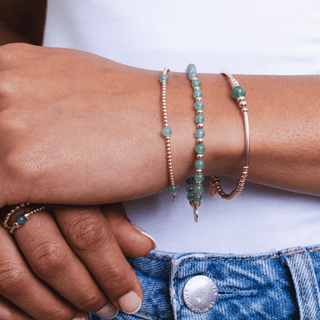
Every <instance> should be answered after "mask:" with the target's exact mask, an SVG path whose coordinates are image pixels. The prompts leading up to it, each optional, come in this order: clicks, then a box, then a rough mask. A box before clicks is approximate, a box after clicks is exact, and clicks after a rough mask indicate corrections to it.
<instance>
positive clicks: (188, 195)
mask: <svg viewBox="0 0 320 320" xmlns="http://www.w3.org/2000/svg"><path fill="white" fill-rule="evenodd" d="M193 196H194V192H188V194H187V199H188V200H190V199H192V198H193Z"/></svg>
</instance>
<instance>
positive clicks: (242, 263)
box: [91, 245, 320, 320]
mask: <svg viewBox="0 0 320 320" xmlns="http://www.w3.org/2000/svg"><path fill="white" fill-rule="evenodd" d="M128 261H129V262H130V264H131V266H132V267H133V269H134V270H135V272H136V274H137V275H138V277H139V280H140V283H141V285H142V288H143V291H144V301H143V304H142V306H141V309H140V310H139V312H138V313H136V314H134V315H127V314H124V313H122V312H120V313H119V315H118V316H117V319H121V320H122V319H123V320H134V319H149V320H152V319H153V320H157V319H161V320H166V319H170V320H171V319H179V320H183V319H195V320H207V319H224V320H225V319H233V320H235V319H299V318H300V319H306V320H311V319H319V317H320V310H319V308H320V306H319V303H320V291H319V280H320V245H315V246H310V247H295V248H289V249H284V250H280V251H278V252H270V253H264V254H255V255H247V254H246V255H234V254H212V253H188V254H170V253H165V252H160V251H156V250H155V251H152V252H151V253H150V254H148V255H147V256H146V257H143V258H135V259H128ZM196 275H205V276H207V277H210V278H211V279H212V280H213V281H214V282H215V284H216V285H217V287H218V292H219V295H218V300H217V303H216V304H215V305H214V306H213V308H212V309H210V310H209V311H207V312H205V313H195V312H193V311H191V310H189V309H188V308H187V307H186V306H185V304H184V302H183V297H182V292H183V288H184V286H185V284H186V282H187V281H188V280H189V279H191V278H192V277H194V276H196ZM91 319H92V320H94V319H99V318H97V317H95V316H92V315H91Z"/></svg>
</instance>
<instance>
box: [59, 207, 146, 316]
mask: <svg viewBox="0 0 320 320" xmlns="http://www.w3.org/2000/svg"><path fill="white" fill-rule="evenodd" d="M65 208H67V209H65ZM54 216H55V219H56V221H57V222H58V224H59V226H60V229H61V231H62V233H63V235H64V236H65V238H66V239H67V241H68V243H69V244H70V246H71V248H72V249H73V250H74V251H75V253H76V254H77V255H78V257H80V259H81V260H82V261H83V262H84V263H85V265H86V266H87V267H88V269H89V270H90V272H91V273H92V275H93V276H94V277H95V279H96V280H97V282H98V283H99V285H100V286H101V288H102V289H103V291H104V292H105V293H106V294H107V296H108V297H109V298H110V300H111V301H112V303H113V304H114V305H116V306H117V307H118V308H120V309H121V310H122V311H124V312H127V313H133V312H136V311H137V310H138V309H139V308H140V306H141V302H142V299H143V293H142V289H141V286H140V283H139V280H138V278H137V276H136V274H135V273H134V271H133V270H132V268H131V266H130V265H129V263H128V262H127V260H126V258H125V257H124V255H123V253H122V251H121V249H120V247H119V246H118V244H117V241H116V239H115V237H114V235H113V233H112V230H111V229H110V226H109V225H108V223H107V221H106V219H105V217H104V216H103V214H102V212H101V210H100V208H99V207H97V206H95V207H75V206H69V207H62V206H55V207H54Z"/></svg>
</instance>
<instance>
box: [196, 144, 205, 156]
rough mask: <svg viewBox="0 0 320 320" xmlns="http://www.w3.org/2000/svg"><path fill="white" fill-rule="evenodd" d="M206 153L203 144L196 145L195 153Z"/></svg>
mask: <svg viewBox="0 0 320 320" xmlns="http://www.w3.org/2000/svg"><path fill="white" fill-rule="evenodd" d="M205 151H206V148H205V147H204V145H203V144H201V143H199V144H197V145H196V153H199V154H202V153H204V152H205Z"/></svg>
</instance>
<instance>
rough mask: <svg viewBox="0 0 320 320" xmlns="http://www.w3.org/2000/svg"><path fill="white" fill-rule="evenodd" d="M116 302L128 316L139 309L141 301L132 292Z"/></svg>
mask: <svg viewBox="0 0 320 320" xmlns="http://www.w3.org/2000/svg"><path fill="white" fill-rule="evenodd" d="M118 302H119V305H120V307H121V310H122V311H123V312H125V313H128V314H132V313H136V312H137V311H139V309H140V307H141V299H140V298H139V296H138V295H137V294H136V293H135V292H134V291H130V292H128V293H127V294H125V295H124V296H122V297H121V298H120V299H119V301H118Z"/></svg>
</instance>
